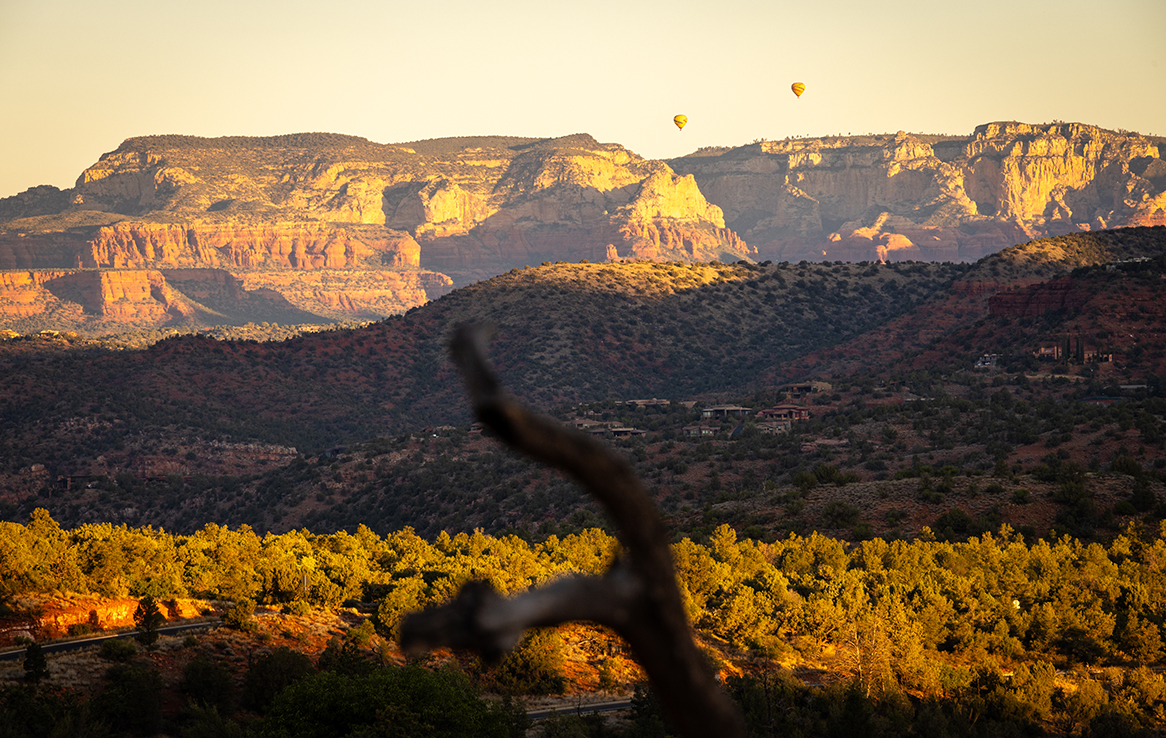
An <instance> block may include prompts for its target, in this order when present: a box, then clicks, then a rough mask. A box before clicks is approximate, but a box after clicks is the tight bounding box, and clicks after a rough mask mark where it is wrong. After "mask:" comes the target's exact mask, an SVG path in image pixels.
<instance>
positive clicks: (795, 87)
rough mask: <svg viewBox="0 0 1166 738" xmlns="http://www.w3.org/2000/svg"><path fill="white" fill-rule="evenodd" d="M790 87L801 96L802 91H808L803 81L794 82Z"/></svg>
mask: <svg viewBox="0 0 1166 738" xmlns="http://www.w3.org/2000/svg"><path fill="white" fill-rule="evenodd" d="M789 88H790V89H791V90H793V91H794V94H795V95H797V96H798V97H801V96H802V93H803V92H805V91H806V85H805V84H804V83H802V82H794V83H793V84H792V85H790V86H789Z"/></svg>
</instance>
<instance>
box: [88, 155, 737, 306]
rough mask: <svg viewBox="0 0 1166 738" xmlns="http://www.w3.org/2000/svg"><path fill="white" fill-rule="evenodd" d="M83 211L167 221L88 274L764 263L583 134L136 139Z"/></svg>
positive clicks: (128, 235) (680, 195) (459, 277)
mask: <svg viewBox="0 0 1166 738" xmlns="http://www.w3.org/2000/svg"><path fill="white" fill-rule="evenodd" d="M73 207H75V208H93V207H96V208H99V209H114V210H116V211H117V212H120V213H125V214H135V213H147V214H149V215H150V218H151V220H152V221H154V222H150V223H143V222H133V221H126V222H121V223H118V224H116V225H114V226H111V227H108V228H104V229H102V230H101V232H100V233H98V234H97V235H96V236H95V237H94V238H93V239H91V241H90V243H89V249H88V251H87V252H85V253H83V254H81V255H80V257H79V262H78V263H79V264H82V265H98V266H128V265H134V266H145V265H147V264H150V265H158V264H159V261H161V262H164V263H167V264H169V263H181V264H182V265H191V264H193V263H204V264H211V265H215V266H224V267H227V268H230V267H232V266H235V267H256V266H272V265H274V266H278V267H282V268H291V269H304V268H346V269H351V268H356V267H361V266H368V265H369V264H368V262H369V261H370V260H372V261H374V262H375V261H376V260H377V259H378V258H379V261H380V263H379V264H376V266H388V267H394V268H401V267H411V268H417V267H421V268H424V269H429V270H434V271H438V272H442V273H445V274H449V275H451V276H452V277H453V279H454V282H455V284H459V285H461V284H468V283H469V282H472V281H476V280H478V279H481V278H484V277H489V276H493V275H495V274H498V273H500V272H503V271H507V270H509V269H511V268H513V267H517V266H523V265H527V264H532V263H538V262H540V261H545V260H549V259H554V260H562V259H565V260H568V261H577V260H579V259H605V258H607V256H608V254H609V252H613V253H614V254H615V255H616V256H618V257H621V258H622V257H635V258H650V259H678V260H697V261H706V260H709V259H717V258H722V257H724V258H729V259H732V260H737V259H741V258H748V256H749V254H750V253H751V250H750V249H749V247H748V246H746V245H745V243H744V242H743V241H742V240H741V239H739V238H737V237H736V235H735V234H733V233H731V232H730V231H729V230H728V229H726V227H725V222H724V216H723V214H722V212H721V210H720V208H718V207H717V206H714V205H710V204H709V203H708V202H707V201H706V200H705V199H704V196H703V195H702V194H701V193H700V190H699V188H698V187H697V186H696V183H695V180H693V179H692V178H691V177H684V176H676V175H675V173H674V172H672V171H671V169H669V167H668V166H667V165H666V164H665V163H663V162H659V161H647V160H645V159H643V158H641V157H639V156H636V155H635V154H633V153H632V152H630V151H628V150H627V149H625V148H623V147H622V146H618V145H615V144H600V143H598V142H597V141H595V139H593V138H592V137H590V136H587V135H583V134H579V135H574V136H567V137H564V138H559V139H551V140H541V141H540V140H534V139H511V138H500V137H484V138H477V139H452V140H436V141H423V142H417V143H415V144H409V145H403V146H383V145H379V144H373V143H370V142H368V141H365V140H364V139H357V138H353V137H348V136H332V135H314V134H312V135H304V136H283V137H277V138H274V139H238V138H234V139H194V138H189V137H181V136H168V137H149V138H142V139H131V140H129V141H126V142H125V143H124V144H122V146H121V147H120V148H119V149H118V150H117V151H114V152H112V153H110V154H106V155H105V156H103V157H102V159H101V161H100V162H98V163H97V164H96V165H94V166H93V167H90V168H89V169H87V170H86V171H85V172H84V174H83V175H82V176H81V178H80V179H79V180H78V182H77V187H76V189H75V194H74V197H73ZM158 220H165V221H167V222H165V223H157V222H156V221H158ZM293 224H294V225H293ZM309 224H310V225H309ZM378 228H379V229H380V233H381V235H379V236H378V234H377V229H378ZM609 247H610V248H609Z"/></svg>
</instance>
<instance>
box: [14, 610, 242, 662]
mask: <svg viewBox="0 0 1166 738" xmlns="http://www.w3.org/2000/svg"><path fill="white" fill-rule="evenodd" d="M218 625H219V621H218V620H204V621H202V622H198V623H180V624H178V625H167V626H165V627H162V628H159V629H158V633H159V634H160V635H176V634H178V633H182V632H183V631H187V630H198V629H200V628H216V627H218ZM137 634H138V632H137V631H136V630H135V631H131V632H128V633H124V632H123V633H111V634H109V635H103V636H94V637H93V638H78V639H76V640H71V641H55V642H50V643H42V644H41V645H40V647H41V651H43V652H44V653H63V652H65V651H79V650H81V649H82V648H89V647H90V646H95V645H97V644H98V643H102V642H104V641H109V640H113V639H115V638H133V637H134V636H135V635H137ZM25 650H26V649H23V648H19V649H16V650H15V651H5V652H3V653H0V661H16V660H18V659H23V658H24V652H25Z"/></svg>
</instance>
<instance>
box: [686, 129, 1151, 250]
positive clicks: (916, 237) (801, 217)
mask: <svg viewBox="0 0 1166 738" xmlns="http://www.w3.org/2000/svg"><path fill="white" fill-rule="evenodd" d="M670 163H671V165H672V166H673V168H674V169H675V170H676V171H679V172H685V173H689V174H692V175H693V176H695V177H696V181H697V183H698V184H699V185H700V188H701V191H702V192H704V193H705V195H706V196H707V197H708V199H709V201H710V202H713V203H715V204H717V205H719V206H720V207H721V208H722V209H723V210H724V211H725V215H726V221H727V224H728V226H729V228H731V229H733V230H734V231H736V232H738V233H740V234H741V235H742V236H743V237H744V238H745V239H746V240H748V241H749V243H751V244H753V245H754V246H756V247H757V249H758V255H759V258H761V259H775V260H777V259H780V260H794V261H796V260H801V259H807V260H842V261H863V260H876V259H877V260H881V261H888V260H892V261H895V260H907V259H913V260H927V261H974V260H976V259H979V258H980V257H982V256H985V255H987V254H989V253H993V252H995V251H999V250H1000V249H1002V248H1006V247H1008V246H1012V245H1015V244H1018V243H1022V242H1025V241H1028V240H1030V239H1033V238H1038V237H1042V236H1048V235H1062V234H1065V233H1070V232H1074V231H1083V230H1096V229H1103V228H1113V227H1120V226H1132V225H1159V224H1163V223H1166V164H1164V163H1163V162H1162V161H1161V158H1160V152H1159V149H1158V146H1157V145H1156V144H1155V143H1154V142H1153V141H1152V140H1150V139H1149V138H1147V137H1144V136H1139V135H1137V134H1125V133H1114V132H1112V131H1105V130H1102V129H1099V128H1096V127H1093V126H1086V125H1079V124H1053V125H1039V126H1038V125H1027V124H1023V123H989V124H986V125H982V126H979V127H978V128H976V130H975V132H974V133H973V134H972V135H971V136H970V137H956V136H915V135H910V134H907V133H903V132H900V133H898V134H896V135H894V136H874V137H871V136H866V137H836V138H825V139H800V140H793V141H764V142H759V143H755V144H751V145H749V146H743V147H740V148H736V149H732V150H729V151H727V152H724V153H720V154H717V155H704V156H700V155H693V156H689V157H685V158H682V159H677V160H673V161H672V162H670Z"/></svg>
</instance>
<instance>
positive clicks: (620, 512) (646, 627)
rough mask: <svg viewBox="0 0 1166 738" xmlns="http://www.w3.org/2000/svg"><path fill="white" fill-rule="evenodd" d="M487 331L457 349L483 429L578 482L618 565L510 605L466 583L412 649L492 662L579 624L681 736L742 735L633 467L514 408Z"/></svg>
mask: <svg viewBox="0 0 1166 738" xmlns="http://www.w3.org/2000/svg"><path fill="white" fill-rule="evenodd" d="M486 336H487V334H486V330H485V329H484V328H482V327H481V326H472V325H463V326H459V327H458V328H457V330H456V331H455V334H454V337H453V340H452V341H451V344H450V349H451V352H452V354H453V359H454V361H455V363H456V364H457V365H458V367H459V369H461V372H462V374H463V376H464V377H465V381H466V387H467V389H468V391H469V395H470V401H471V403H472V404H473V408H474V413H475V415H476V416H477V417H478V419H479V420H481V421H482V423H484V424H485V425H487V426H488V427H489V428H490V429H491V430H493V431H494V432H495V433H496V434H497V435H498V436H499V437H500V438H501V439H502V440H503V442H505V443H506V444H508V445H509V446H511V447H512V448H514V449H516V450H518V451H520V452H522V453H525V454H526V455H528V456H530V457H532V458H534V459H536V460H538V461H542V462H544V463H546V464H549V465H551V466H554V467H556V468H558V469H561V470H563V471H565V472H566V473H568V474H569V475H571V476H572V477H574V478H575V479H576V480H577V481H578V482H579V483H580V484H581V485H583V487H584V488H585V489H586V490H587V491H588V492H589V493H591V494H592V495H593V496H594V497H595V498H596V499H597V500H599V502H600V504H602V505H603V507H604V508H605V509H606V510H607V513H608V515H610V516H611V518H612V520H613V521H614V522H615V524H616V526H617V527H618V529H619V537H620V540H621V542H622V543H623V546H624V553H623V555H622V557H621V558H620V559H619V560H618V561H617V562H616V563H615V564H614V565H613V566H612V567H611V569H609V570H608V571H607V572H606V573H605V574H604V575H603V576H602V577H570V578H566V579H561V580H559V581H556V582H553V583H551V584H549V585H547V586H545V587H542V588H539V589H534V590H531V591H529V592H526V593H524V594H521V595H518V596H516V597H513V598H510V599H503V598H502V597H500V596H499V595H498V594H497V593H496V592H494V590H493V588H491V587H490V586H489V585H488V584H484V583H474V584H471V585H467V586H466V587H464V588H463V589H462V591H461V592H460V593H459V594H458V597H457V598H456V599H455V600H454V601H453V602H451V603H449V604H447V605H444V606H442V607H439V608H435V609H432V610H428V611H425V612H421V613H415V614H413V615H411V616H409V617H408V618H406V619H405V621H404V622H403V623H402V625H401V645H402V646H403V647H404V648H405V649H406V650H418V649H423V648H433V647H438V646H451V647H457V648H471V649H474V650H477V651H479V652H480V653H482V655H483V656H485V657H487V658H496V657H497V656H499V655H500V654H501V653H503V652H504V651H506V650H509V649H510V648H513V647H514V645H515V644H516V643H517V642H518V640H519V638H521V636H522V631H523V630H525V629H526V628H530V627H539V626H549V625H555V624H558V623H563V622H568V621H571V620H588V621H592V622H595V623H599V624H601V625H606V626H608V627H610V628H612V629H613V630H615V631H616V632H617V633H619V634H620V636H621V637H623V638H624V640H626V641H627V642H628V644H629V645H630V646H631V647H632V650H633V651H634V652H635V655H636V658H637V659H638V660H639V662H640V664H641V665H642V666H643V667H644V670H645V671H646V672H647V673H648V678H649V679H650V680H651V681H652V685H653V687H654V688H655V691H656V694H657V696H658V698H659V700H660V702H661V704H662V705H663V707H664V710H665V712H666V713H667V715H668V717H669V719H670V720H671V722H672V724H673V725H674V727H675V728H676V729H677V730H678V731H679V732H680V733H681V735H683V736H686V737H692V738H695V737H696V736H718V738H722V737H723V738H734V737H736V736H744V734H745V729H744V723H743V721H742V720H741V717H740V715H739V713H738V712H737V710H736V708H735V706H734V705H733V703H732V701H731V700H729V698H728V696H727V695H726V694H725V693H724V692H723V691H722V690H721V689H720V686H719V685H718V684H717V681H716V678H715V676H714V675H713V672H712V670H711V668H710V665H709V663H708V661H707V659H706V658H705V656H704V655H703V654H702V653H701V652H700V649H699V648H697V645H696V642H695V641H694V640H693V638H692V630H691V628H690V626H689V624H688V618H687V617H686V616H685V613H684V607H683V602H682V600H681V596H680V590H679V589H678V588H677V585H676V571H675V568H674V567H673V564H672V551H671V549H670V547H669V545H668V532H667V530H666V528H665V527H664V522H663V520H662V519H661V518H660V515H659V513H658V512H657V510H656V506H655V505H654V504H653V503H652V500H651V498H650V497H649V496H648V493H647V491H646V490H645V489H644V487H643V485H642V484H641V483H640V480H639V478H638V477H637V476H636V474H635V472H634V470H633V469H632V467H631V464H629V463H628V462H627V460H626V459H624V458H623V457H622V456H620V455H618V454H616V453H614V452H613V451H611V450H610V449H608V448H607V447H606V446H604V445H603V444H601V443H599V442H597V441H595V440H594V439H592V438H590V437H588V436H585V435H583V434H581V433H578V432H576V431H574V430H571V429H568V428H565V427H564V426H562V425H561V424H559V423H556V422H554V421H552V420H550V419H548V418H544V417H540V416H537V415H535V414H533V413H531V412H530V411H529V410H527V409H526V408H525V407H523V406H522V405H520V404H519V403H517V402H515V401H514V400H513V399H511V398H510V397H509V396H508V395H507V394H506V392H505V391H504V389H503V388H502V385H501V383H500V382H499V381H498V378H497V377H496V376H495V375H494V373H493V371H492V370H491V369H490V367H489V365H488V364H487V362H486V359H485V343H486Z"/></svg>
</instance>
